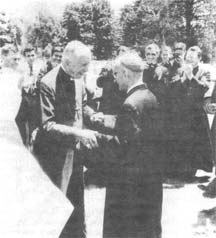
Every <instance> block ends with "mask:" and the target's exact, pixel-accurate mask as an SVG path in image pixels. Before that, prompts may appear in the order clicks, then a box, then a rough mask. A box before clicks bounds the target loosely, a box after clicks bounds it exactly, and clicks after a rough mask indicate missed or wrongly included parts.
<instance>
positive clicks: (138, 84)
mask: <svg viewBox="0 0 216 238" xmlns="http://www.w3.org/2000/svg"><path fill="white" fill-rule="evenodd" d="M140 85H143V82H137V83H135V84H134V85H132V86H131V87H130V88H129V89H128V90H127V93H129V92H130V91H131V90H132V89H133V88H135V87H137V86H140Z"/></svg>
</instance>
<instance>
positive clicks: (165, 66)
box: [16, 41, 212, 238]
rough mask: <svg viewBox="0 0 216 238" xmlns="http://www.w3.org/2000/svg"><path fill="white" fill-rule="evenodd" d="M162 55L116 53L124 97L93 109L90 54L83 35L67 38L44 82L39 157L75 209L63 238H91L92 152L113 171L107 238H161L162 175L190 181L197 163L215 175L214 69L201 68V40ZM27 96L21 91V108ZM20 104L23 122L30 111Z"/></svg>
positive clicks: (153, 51) (39, 95)
mask: <svg viewBox="0 0 216 238" xmlns="http://www.w3.org/2000/svg"><path fill="white" fill-rule="evenodd" d="M159 55H160V49H159V47H158V46H157V45H155V44H150V45H148V46H147V47H146V48H145V58H146V61H145V62H143V60H142V59H141V58H140V56H139V55H138V54H137V53H135V52H130V51H127V52H124V53H123V54H121V55H119V56H118V57H117V59H116V60H115V62H114V67H113V68H112V75H111V77H112V80H113V83H114V84H115V85H117V86H118V88H117V89H116V92H117V93H118V92H119V93H120V92H121V93H122V95H121V100H122V101H121V103H120V105H119V106H118V109H116V110H115V113H113V112H109V111H106V112H105V111H104V113H102V112H98V111H95V110H93V109H92V108H91V107H90V106H89V105H88V97H87V92H86V87H85V74H86V72H87V71H88V66H89V64H90V61H91V52H90V50H89V48H88V47H87V46H85V45H84V44H83V43H81V42H79V41H72V42H69V43H68V44H67V45H66V47H65V48H64V51H63V54H62V59H61V63H60V64H58V65H55V66H56V67H53V69H51V70H50V71H49V70H47V71H49V72H45V73H46V75H45V76H44V77H41V79H40V80H38V85H37V87H36V88H37V90H38V91H36V101H34V103H35V105H33V107H37V110H36V112H37V115H35V116H33V117H34V119H36V118H37V123H36V125H37V126H38V130H37V135H36V138H35V141H34V148H33V153H34V155H35V156H36V158H37V159H38V161H39V163H40V165H41V167H42V168H43V170H44V171H45V172H46V173H47V175H48V176H49V177H50V179H51V180H52V181H53V183H54V184H55V185H56V186H57V187H59V188H60V189H61V190H62V192H63V193H64V194H65V195H66V196H67V197H68V199H69V200H70V201H71V203H72V204H73V206H74V211H73V213H72V215H71V217H70V218H69V220H68V222H67V224H66V226H65V228H64V229H63V231H62V234H61V236H60V237H62V238H69V237H77V238H81V237H85V235H86V234H85V218H84V181H83V165H84V161H85V160H84V157H86V156H88V154H89V156H90V155H91V156H92V154H93V155H97V157H99V160H100V159H101V160H103V163H105V164H106V165H107V166H106V168H107V169H108V176H107V180H108V181H107V192H106V202H105V214H104V230H103V236H104V238H117V237H119V238H120V237H121V238H123V237H124V238H125V237H128V238H131V237H133V238H138V237H142V238H160V237H161V232H162V229H161V214H162V182H163V175H165V176H166V177H168V178H170V177H171V178H173V177H178V178H179V177H180V178H183V179H186V180H188V179H189V181H190V180H191V179H192V178H193V177H194V175H195V172H196V170H197V169H203V170H205V171H211V169H212V157H211V150H212V148H211V144H210V138H209V133H208V130H209V126H208V121H207V115H206V112H205V111H204V109H203V103H204V95H205V93H206V92H207V90H208V83H209V73H208V72H207V71H205V69H204V68H202V66H201V65H200V60H201V50H200V49H199V47H197V46H194V47H191V48H189V49H188V51H187V52H186V46H185V44H184V43H177V44H175V46H174V56H173V59H172V60H169V61H167V62H162V63H160V64H159V63H158V58H159ZM29 57H30V56H29ZM45 73H44V74H45ZM28 90H29V87H28ZM28 93H29V91H25V87H22V98H23V100H22V103H23V105H26V104H28V103H27V102H25V101H26V100H25V99H26V94H28ZM27 98H28V97H27ZM22 103H21V107H20V110H19V113H18V115H17V118H16V122H17V124H18V125H19V128H21V127H20V123H21V124H22V123H23V121H24V119H23V117H22V116H23V112H26V110H22V109H21V108H22ZM116 103H118V102H116ZM28 108H29V106H28ZM30 108H31V106H30ZM31 115H32V114H31ZM87 126H88V128H91V129H87ZM21 131H23V130H21ZM25 141H26V140H23V142H24V143H25ZM92 151H93V153H92ZM98 155H99V156H98ZM53 215H56V216H58V214H53Z"/></svg>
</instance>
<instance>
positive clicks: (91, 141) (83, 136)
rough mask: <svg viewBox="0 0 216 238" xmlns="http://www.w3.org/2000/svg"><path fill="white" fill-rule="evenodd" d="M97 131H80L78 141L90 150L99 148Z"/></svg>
mask: <svg viewBox="0 0 216 238" xmlns="http://www.w3.org/2000/svg"><path fill="white" fill-rule="evenodd" d="M97 134H98V132H97V131H92V130H88V129H83V130H80V132H79V133H78V135H77V137H78V140H79V141H80V142H81V143H82V145H83V146H85V147H86V148H88V149H93V148H97V147H98V142H97Z"/></svg>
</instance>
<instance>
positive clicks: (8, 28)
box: [0, 12, 22, 47]
mask: <svg viewBox="0 0 216 238" xmlns="http://www.w3.org/2000/svg"><path fill="white" fill-rule="evenodd" d="M21 37H22V30H21V28H20V27H19V25H18V24H17V22H16V21H13V19H8V17H7V15H6V14H5V13H4V12H0V47H2V46H3V45H4V44H6V43H13V44H15V45H16V46H19V45H20V44H21Z"/></svg>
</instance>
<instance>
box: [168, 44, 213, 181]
mask: <svg viewBox="0 0 216 238" xmlns="http://www.w3.org/2000/svg"><path fill="white" fill-rule="evenodd" d="M201 53H202V52H201V50H200V48H199V47H198V46H193V47H190V48H189V49H188V51H187V53H186V62H185V65H184V66H183V67H182V68H181V74H178V75H176V76H175V83H174V84H172V85H175V89H176V90H178V91H177V92H178V94H177V97H176V96H175V98H174V99H175V100H174V99H173V98H171V99H170V100H173V101H174V102H175V105H174V104H172V106H173V107H172V108H171V109H172V112H171V113H172V115H173V119H174V120H172V121H171V122H172V126H173V127H172V129H173V131H172V133H173V134H172V135H174V138H173V141H172V142H171V144H172V148H173V153H172V154H173V158H174V159H173V160H171V161H170V164H172V165H173V168H174V171H172V172H173V175H174V176H177V177H179V178H181V179H183V180H185V181H188V182H191V181H194V180H197V178H196V177H195V174H196V171H197V170H198V169H201V170H204V171H206V172H211V171H212V150H211V144H210V138H209V135H208V130H209V129H208V119H207V115H206V113H205V111H204V109H203V105H204V95H205V93H206V92H207V90H208V88H209V84H208V77H209V72H208V71H206V70H205V68H203V65H202V64H200V60H201ZM174 114H176V115H174ZM177 116H178V117H177Z"/></svg>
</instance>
